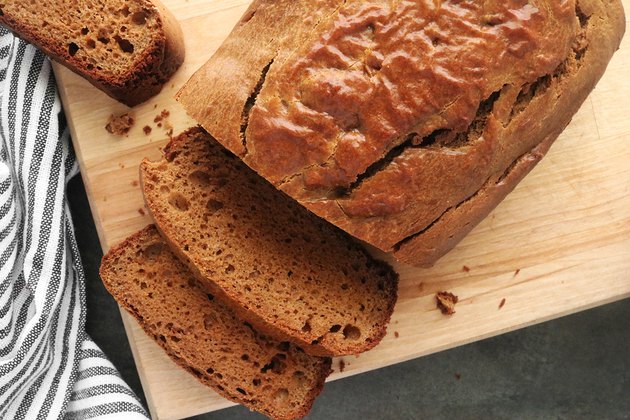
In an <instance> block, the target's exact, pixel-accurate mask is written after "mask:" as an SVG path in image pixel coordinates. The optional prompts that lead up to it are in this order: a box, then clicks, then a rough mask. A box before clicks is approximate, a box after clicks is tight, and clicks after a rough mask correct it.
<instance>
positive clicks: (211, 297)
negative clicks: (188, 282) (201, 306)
mask: <svg viewBox="0 0 630 420" xmlns="http://www.w3.org/2000/svg"><path fill="white" fill-rule="evenodd" d="M207 296H208V300H211V301H212V300H214V296H212V295H211V294H210V293H208V294H207Z"/></svg>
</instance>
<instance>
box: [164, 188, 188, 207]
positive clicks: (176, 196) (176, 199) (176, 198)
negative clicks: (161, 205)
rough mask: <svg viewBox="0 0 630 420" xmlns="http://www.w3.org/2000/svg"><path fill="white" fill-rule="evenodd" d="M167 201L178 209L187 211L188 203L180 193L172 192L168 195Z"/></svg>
mask: <svg viewBox="0 0 630 420" xmlns="http://www.w3.org/2000/svg"><path fill="white" fill-rule="evenodd" d="M168 203H169V204H170V205H171V206H173V207H174V208H176V209H177V210H179V211H188V208H189V207H190V203H189V202H188V200H187V199H186V197H184V195H183V194H182V193H178V192H174V193H172V194H171V195H169V197H168Z"/></svg>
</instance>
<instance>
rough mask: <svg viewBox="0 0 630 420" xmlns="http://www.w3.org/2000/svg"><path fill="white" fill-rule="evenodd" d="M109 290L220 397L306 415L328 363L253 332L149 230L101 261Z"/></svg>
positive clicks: (280, 413)
mask: <svg viewBox="0 0 630 420" xmlns="http://www.w3.org/2000/svg"><path fill="white" fill-rule="evenodd" d="M100 274H101V277H102V279H103V282H104V283H105V285H106V287H107V289H108V290H109V292H110V293H111V294H112V295H113V296H114V297H115V298H116V300H117V301H118V303H120V304H121V305H122V306H123V307H124V308H125V309H126V310H127V311H128V312H130V313H131V314H132V315H133V316H134V317H135V318H136V319H137V320H138V322H139V323H140V325H141V326H142V328H143V329H144V330H145V331H146V332H147V333H148V334H149V336H151V337H152V338H153V339H154V340H155V341H156V342H157V343H158V344H159V345H160V346H161V347H162V348H163V349H164V350H165V351H166V353H167V354H168V355H169V356H170V357H171V359H173V360H174V361H175V362H176V363H177V364H178V365H180V366H181V367H183V368H184V369H186V370H187V371H188V372H190V373H191V374H192V375H194V376H195V377H196V378H197V379H198V380H199V381H201V382H202V383H203V384H205V385H208V386H210V387H212V388H214V389H215V390H216V391H217V392H219V393H220V394H221V395H223V396H224V397H226V398H228V399H230V400H232V401H235V402H238V403H241V404H244V405H245V406H247V407H248V408H250V409H252V410H256V411H259V412H261V413H263V414H265V415H267V416H269V417H273V418H280V419H292V418H296V417H302V416H304V415H306V413H307V412H308V411H309V409H310V407H311V405H312V403H313V400H314V398H315V397H316V396H317V395H318V394H319V392H320V391H321V389H322V387H323V384H324V379H325V378H326V376H327V375H328V374H329V372H330V366H331V360H330V359H328V358H319V357H313V356H309V355H307V354H305V353H304V352H302V351H301V350H299V349H298V348H296V347H295V346H293V345H291V344H289V343H287V342H279V341H276V340H273V339H271V338H269V337H267V336H264V335H261V334H259V333H257V332H256V331H255V330H254V329H252V327H251V325H249V324H248V323H246V322H243V321H241V320H240V319H239V318H237V317H236V315H235V314H234V312H233V311H231V310H230V309H229V308H227V307H226V306H224V305H223V304H221V303H220V302H219V301H217V300H216V299H214V296H213V295H212V294H210V293H208V290H207V289H206V288H204V286H203V285H202V284H200V283H199V282H197V280H195V278H194V277H193V276H192V274H191V273H190V272H189V271H188V269H187V268H186V266H185V265H184V264H182V263H181V262H180V261H179V260H178V259H177V258H176V257H175V255H173V253H172V252H171V251H170V249H169V247H168V245H167V244H166V243H165V242H164V241H163V239H162V238H161V237H160V235H159V234H158V232H157V230H156V229H155V227H154V226H149V227H147V228H145V229H144V230H142V231H140V232H138V233H136V234H135V235H133V236H131V237H129V238H128V239H127V240H126V241H125V242H123V243H122V244H121V245H119V246H118V247H115V248H113V249H112V250H110V252H109V253H108V254H107V255H106V256H105V257H104V258H103V263H102V265H101V270H100Z"/></svg>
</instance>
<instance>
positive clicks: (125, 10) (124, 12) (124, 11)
mask: <svg viewBox="0 0 630 420" xmlns="http://www.w3.org/2000/svg"><path fill="white" fill-rule="evenodd" d="M130 13H131V11H130V10H129V6H124V7H123V8H122V9H120V14H121V15H123V16H124V17H127V16H129V14H130Z"/></svg>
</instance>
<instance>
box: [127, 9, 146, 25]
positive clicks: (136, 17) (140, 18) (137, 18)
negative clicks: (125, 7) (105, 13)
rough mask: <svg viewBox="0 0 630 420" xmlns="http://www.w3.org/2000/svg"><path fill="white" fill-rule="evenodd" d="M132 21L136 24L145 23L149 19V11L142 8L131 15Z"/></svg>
mask: <svg viewBox="0 0 630 420" xmlns="http://www.w3.org/2000/svg"><path fill="white" fill-rule="evenodd" d="M131 21H132V22H133V23H135V24H136V25H144V24H145V23H146V21H147V12H145V11H144V10H141V11H139V12H136V13H134V14H133V15H131Z"/></svg>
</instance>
